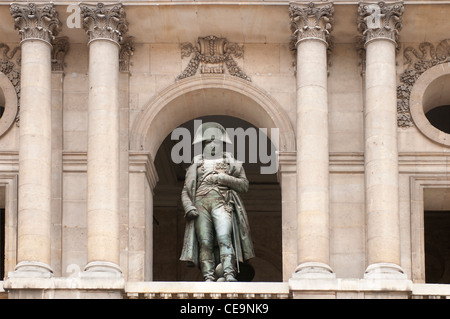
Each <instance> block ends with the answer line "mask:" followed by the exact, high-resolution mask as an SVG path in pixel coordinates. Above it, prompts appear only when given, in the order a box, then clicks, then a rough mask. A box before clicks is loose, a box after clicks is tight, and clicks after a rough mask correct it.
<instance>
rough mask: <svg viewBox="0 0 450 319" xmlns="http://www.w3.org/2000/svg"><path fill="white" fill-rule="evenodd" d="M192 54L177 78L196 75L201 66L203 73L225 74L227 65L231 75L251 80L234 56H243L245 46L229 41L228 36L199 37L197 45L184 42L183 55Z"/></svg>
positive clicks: (182, 45)
mask: <svg viewBox="0 0 450 319" xmlns="http://www.w3.org/2000/svg"><path fill="white" fill-rule="evenodd" d="M191 55H193V56H192V58H191V60H190V61H189V64H188V66H187V67H186V69H185V70H184V71H183V73H181V74H180V75H179V76H178V77H177V80H181V79H184V78H187V77H190V76H193V75H195V74H196V73H197V71H198V69H199V68H200V73H201V74H223V73H225V66H226V69H227V70H228V72H229V74H230V75H233V76H237V77H239V78H242V79H244V80H247V81H251V79H250V78H249V77H248V76H247V75H246V74H245V73H244V72H243V71H242V70H241V69H240V68H239V66H238V65H237V63H236V61H235V60H234V59H233V56H234V57H235V58H242V57H243V56H244V48H243V47H242V46H240V45H238V44H236V43H232V42H228V40H227V39H226V38H219V37H216V36H214V35H210V36H206V37H199V38H198V45H197V46H195V45H193V44H192V43H189V42H185V43H182V44H181V57H182V58H184V57H189V56H191Z"/></svg>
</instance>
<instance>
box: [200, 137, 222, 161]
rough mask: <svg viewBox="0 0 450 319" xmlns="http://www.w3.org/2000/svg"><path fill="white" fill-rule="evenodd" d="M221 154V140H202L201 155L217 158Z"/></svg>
mask: <svg viewBox="0 0 450 319" xmlns="http://www.w3.org/2000/svg"><path fill="white" fill-rule="evenodd" d="M222 154H223V142H222V141H220V140H212V141H204V142H203V156H204V157H206V158H219V157H222Z"/></svg>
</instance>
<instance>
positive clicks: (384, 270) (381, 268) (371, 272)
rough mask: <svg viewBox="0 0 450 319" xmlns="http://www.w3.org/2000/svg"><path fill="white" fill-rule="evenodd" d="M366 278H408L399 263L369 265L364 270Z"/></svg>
mask: <svg viewBox="0 0 450 319" xmlns="http://www.w3.org/2000/svg"><path fill="white" fill-rule="evenodd" d="M364 279H399V280H406V279H407V276H406V274H405V272H404V270H403V269H402V267H400V266H399V265H396V264H393V263H376V264H372V265H369V266H368V267H367V269H366V271H365V272H364Z"/></svg>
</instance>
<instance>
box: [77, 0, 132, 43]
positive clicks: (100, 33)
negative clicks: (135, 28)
mask: <svg viewBox="0 0 450 319" xmlns="http://www.w3.org/2000/svg"><path fill="white" fill-rule="evenodd" d="M80 9H81V16H82V18H83V28H84V29H85V30H86V33H87V34H88V36H89V42H91V41H93V40H98V39H106V40H111V41H114V42H116V43H118V44H120V43H121V42H122V39H123V35H124V34H125V33H126V32H127V30H128V22H127V20H126V15H125V10H124V9H123V7H122V4H121V3H117V4H103V3H97V4H96V5H91V4H80Z"/></svg>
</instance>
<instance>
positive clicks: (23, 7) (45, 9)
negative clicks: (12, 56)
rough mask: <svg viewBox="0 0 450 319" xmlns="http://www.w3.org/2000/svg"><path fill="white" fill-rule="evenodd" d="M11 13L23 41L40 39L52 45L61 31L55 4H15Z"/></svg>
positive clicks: (12, 5)
mask: <svg viewBox="0 0 450 319" xmlns="http://www.w3.org/2000/svg"><path fill="white" fill-rule="evenodd" d="M10 13H11V16H12V17H13V18H14V28H15V29H18V30H19V34H20V35H21V38H22V41H24V40H27V39H39V40H43V41H46V42H48V43H51V41H52V40H53V39H54V38H55V36H57V35H58V33H59V31H60V30H61V21H59V18H58V13H57V11H56V9H55V8H54V7H53V4H34V3H27V4H17V3H13V4H11V7H10Z"/></svg>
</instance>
